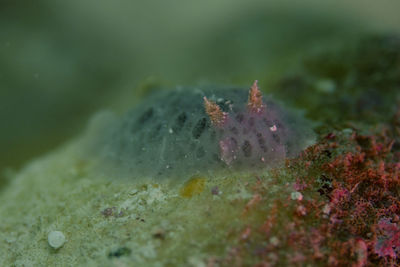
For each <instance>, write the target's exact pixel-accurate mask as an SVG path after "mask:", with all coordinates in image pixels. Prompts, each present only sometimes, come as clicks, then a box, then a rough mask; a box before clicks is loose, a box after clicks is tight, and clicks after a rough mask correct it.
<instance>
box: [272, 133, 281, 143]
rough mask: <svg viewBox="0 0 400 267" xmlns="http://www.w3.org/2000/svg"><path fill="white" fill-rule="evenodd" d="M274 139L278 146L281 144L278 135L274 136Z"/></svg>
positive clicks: (274, 134)
mask: <svg viewBox="0 0 400 267" xmlns="http://www.w3.org/2000/svg"><path fill="white" fill-rule="evenodd" d="M272 139H274V141H275V142H276V143H278V144H280V143H281V138H280V137H279V135H277V134H276V133H273V134H272Z"/></svg>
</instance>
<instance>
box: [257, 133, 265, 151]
mask: <svg viewBox="0 0 400 267" xmlns="http://www.w3.org/2000/svg"><path fill="white" fill-rule="evenodd" d="M256 136H257V142H258V144H259V145H260V148H261V150H262V151H264V152H267V146H266V145H265V140H264V138H263V136H262V134H261V133H257V134H256Z"/></svg>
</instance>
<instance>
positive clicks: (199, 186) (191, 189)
mask: <svg viewBox="0 0 400 267" xmlns="http://www.w3.org/2000/svg"><path fill="white" fill-rule="evenodd" d="M205 184H206V179H205V178H203V177H200V176H193V177H191V178H190V179H189V180H188V181H187V182H185V184H184V185H183V187H182V188H181V190H180V192H179V194H180V195H181V196H182V197H186V198H191V197H192V196H195V195H199V194H201V193H202V192H203V191H204V186H205Z"/></svg>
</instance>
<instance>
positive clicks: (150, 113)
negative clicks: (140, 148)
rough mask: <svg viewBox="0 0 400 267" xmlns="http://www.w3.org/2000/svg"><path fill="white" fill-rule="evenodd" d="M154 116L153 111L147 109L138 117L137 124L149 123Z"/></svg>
mask: <svg viewBox="0 0 400 267" xmlns="http://www.w3.org/2000/svg"><path fill="white" fill-rule="evenodd" d="M153 115H154V109H153V108H149V109H147V110H146V111H145V112H143V114H142V115H141V116H140V117H139V119H138V122H139V124H144V123H146V122H147V121H149V120H150V119H151V118H152V117H153Z"/></svg>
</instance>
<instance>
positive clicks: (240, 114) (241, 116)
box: [235, 113, 244, 123]
mask: <svg viewBox="0 0 400 267" xmlns="http://www.w3.org/2000/svg"><path fill="white" fill-rule="evenodd" d="M235 119H236V120H237V121H238V122H240V123H242V122H243V120H244V115H243V114H242V113H238V114H237V115H236V116H235Z"/></svg>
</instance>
